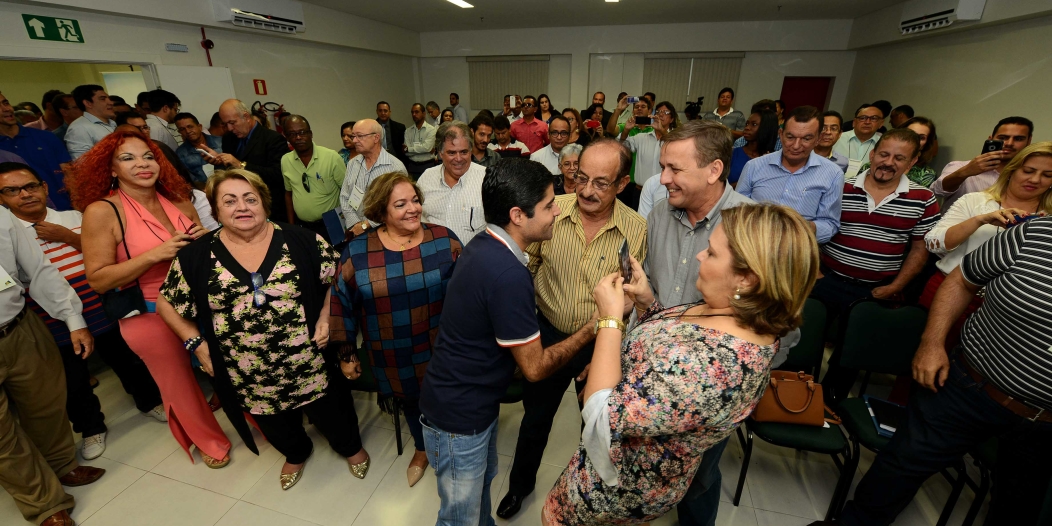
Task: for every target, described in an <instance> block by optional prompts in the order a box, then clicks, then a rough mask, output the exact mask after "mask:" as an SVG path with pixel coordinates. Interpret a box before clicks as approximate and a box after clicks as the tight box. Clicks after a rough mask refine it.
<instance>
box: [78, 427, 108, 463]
mask: <svg viewBox="0 0 1052 526" xmlns="http://www.w3.org/2000/svg"><path fill="white" fill-rule="evenodd" d="M104 451H106V432H105V431H103V432H102V433H99V434H97V435H91V436H86V437H84V443H83V444H82V445H81V448H80V454H81V456H83V457H84V460H94V459H96V458H99V457H101V456H102V453H103V452H104Z"/></svg>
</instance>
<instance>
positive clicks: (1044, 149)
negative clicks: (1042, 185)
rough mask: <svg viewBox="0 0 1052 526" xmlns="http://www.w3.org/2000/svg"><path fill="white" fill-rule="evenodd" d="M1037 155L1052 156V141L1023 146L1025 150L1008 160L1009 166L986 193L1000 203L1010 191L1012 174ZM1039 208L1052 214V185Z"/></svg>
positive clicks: (1040, 210)
mask: <svg viewBox="0 0 1052 526" xmlns="http://www.w3.org/2000/svg"><path fill="white" fill-rule="evenodd" d="M1035 156H1040V157H1052V141H1045V142H1035V143H1034V144H1031V145H1030V146H1027V147H1026V148H1023V151H1021V152H1019V153H1017V154H1016V156H1015V157H1014V158H1013V159H1012V160H1011V161H1008V166H1005V169H1004V170H1001V175H1000V176H998V177H997V182H996V183H994V184H993V186H991V187H990V188H987V189H986V190H985V191H986V194H987V195H989V196H990V198H991V199H993V200H994V201H997V202H998V203H1000V202H1001V200H1002V199H1004V197H1005V194H1007V193H1008V185H1009V184H1010V183H1011V182H1012V174H1014V173H1015V171H1016V170H1018V169H1020V168H1022V166H1023V163H1025V162H1026V160H1027V159H1029V158H1031V157H1035ZM1037 209H1038V211H1039V212H1044V213H1046V214H1052V187H1049V188H1048V189H1047V190H1045V194H1044V195H1042V196H1041V203H1040V204H1039V205H1038V208H1037Z"/></svg>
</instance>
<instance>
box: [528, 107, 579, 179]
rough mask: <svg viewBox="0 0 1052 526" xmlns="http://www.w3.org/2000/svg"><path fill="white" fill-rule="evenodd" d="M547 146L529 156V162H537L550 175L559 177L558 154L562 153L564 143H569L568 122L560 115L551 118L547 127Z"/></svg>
mask: <svg viewBox="0 0 1052 526" xmlns="http://www.w3.org/2000/svg"><path fill="white" fill-rule="evenodd" d="M548 140H549V141H551V142H549V143H548V146H545V147H544V148H541V149H540V150H537V151H536V152H533V153H532V154H530V160H531V161H537V162H539V163H541V164H543V165H544V167H545V168H547V169H548V171H550V172H551V173H552V175H561V174H562V172H561V171H559V153H560V152H562V151H563V147H564V146H566V143H568V142H570V121H568V120H566V117H563V116H562V115H556V116H554V117H552V122H551V124H549V125H548Z"/></svg>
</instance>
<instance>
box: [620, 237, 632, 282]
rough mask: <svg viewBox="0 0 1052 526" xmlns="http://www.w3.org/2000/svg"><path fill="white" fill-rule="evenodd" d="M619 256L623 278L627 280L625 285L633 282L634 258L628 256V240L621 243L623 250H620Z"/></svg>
mask: <svg viewBox="0 0 1052 526" xmlns="http://www.w3.org/2000/svg"><path fill="white" fill-rule="evenodd" d="M618 255H620V256H621V277H623V278H625V283H631V282H632V258H631V256H629V255H628V240H627V239H626V240H624V241H622V242H621V249H620V250H618Z"/></svg>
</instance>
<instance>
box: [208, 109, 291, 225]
mask: <svg viewBox="0 0 1052 526" xmlns="http://www.w3.org/2000/svg"><path fill="white" fill-rule="evenodd" d="M219 118H220V120H222V121H223V129H224V130H225V131H226V134H225V135H223V152H224V153H218V152H215V151H213V150H211V149H210V148H208V147H207V146H206V147H204V148H202V149H203V150H205V152H206V153H203V154H201V156H202V158H203V159H204V160H205V162H208V163H211V164H213V165H215V167H216V168H219V169H228V168H244V169H245V170H248V171H250V172H254V173H256V174H258V175H259V176H260V177H261V178H262V179H263V182H265V183H267V188H269V189H270V219H272V220H275V221H286V220H287V219H288V214H287V213H286V211H287V208H286V205H285V180H284V178H283V177H282V176H281V158H282V157H283V156H284V155H285V154H286V153H289V144H288V142H286V141H285V138H284V137H282V136H281V134H279V133H278V132H276V131H273V130H268V129H267V128H266V127H264V126H260V125H259V123H257V122H256V120H255V119H253V118H252V114H251V113H249V111H248V107H247V106H245V103H243V102H241V101H239V100H237V99H227V100H225V101H223V104H221V105H220V106H219Z"/></svg>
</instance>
